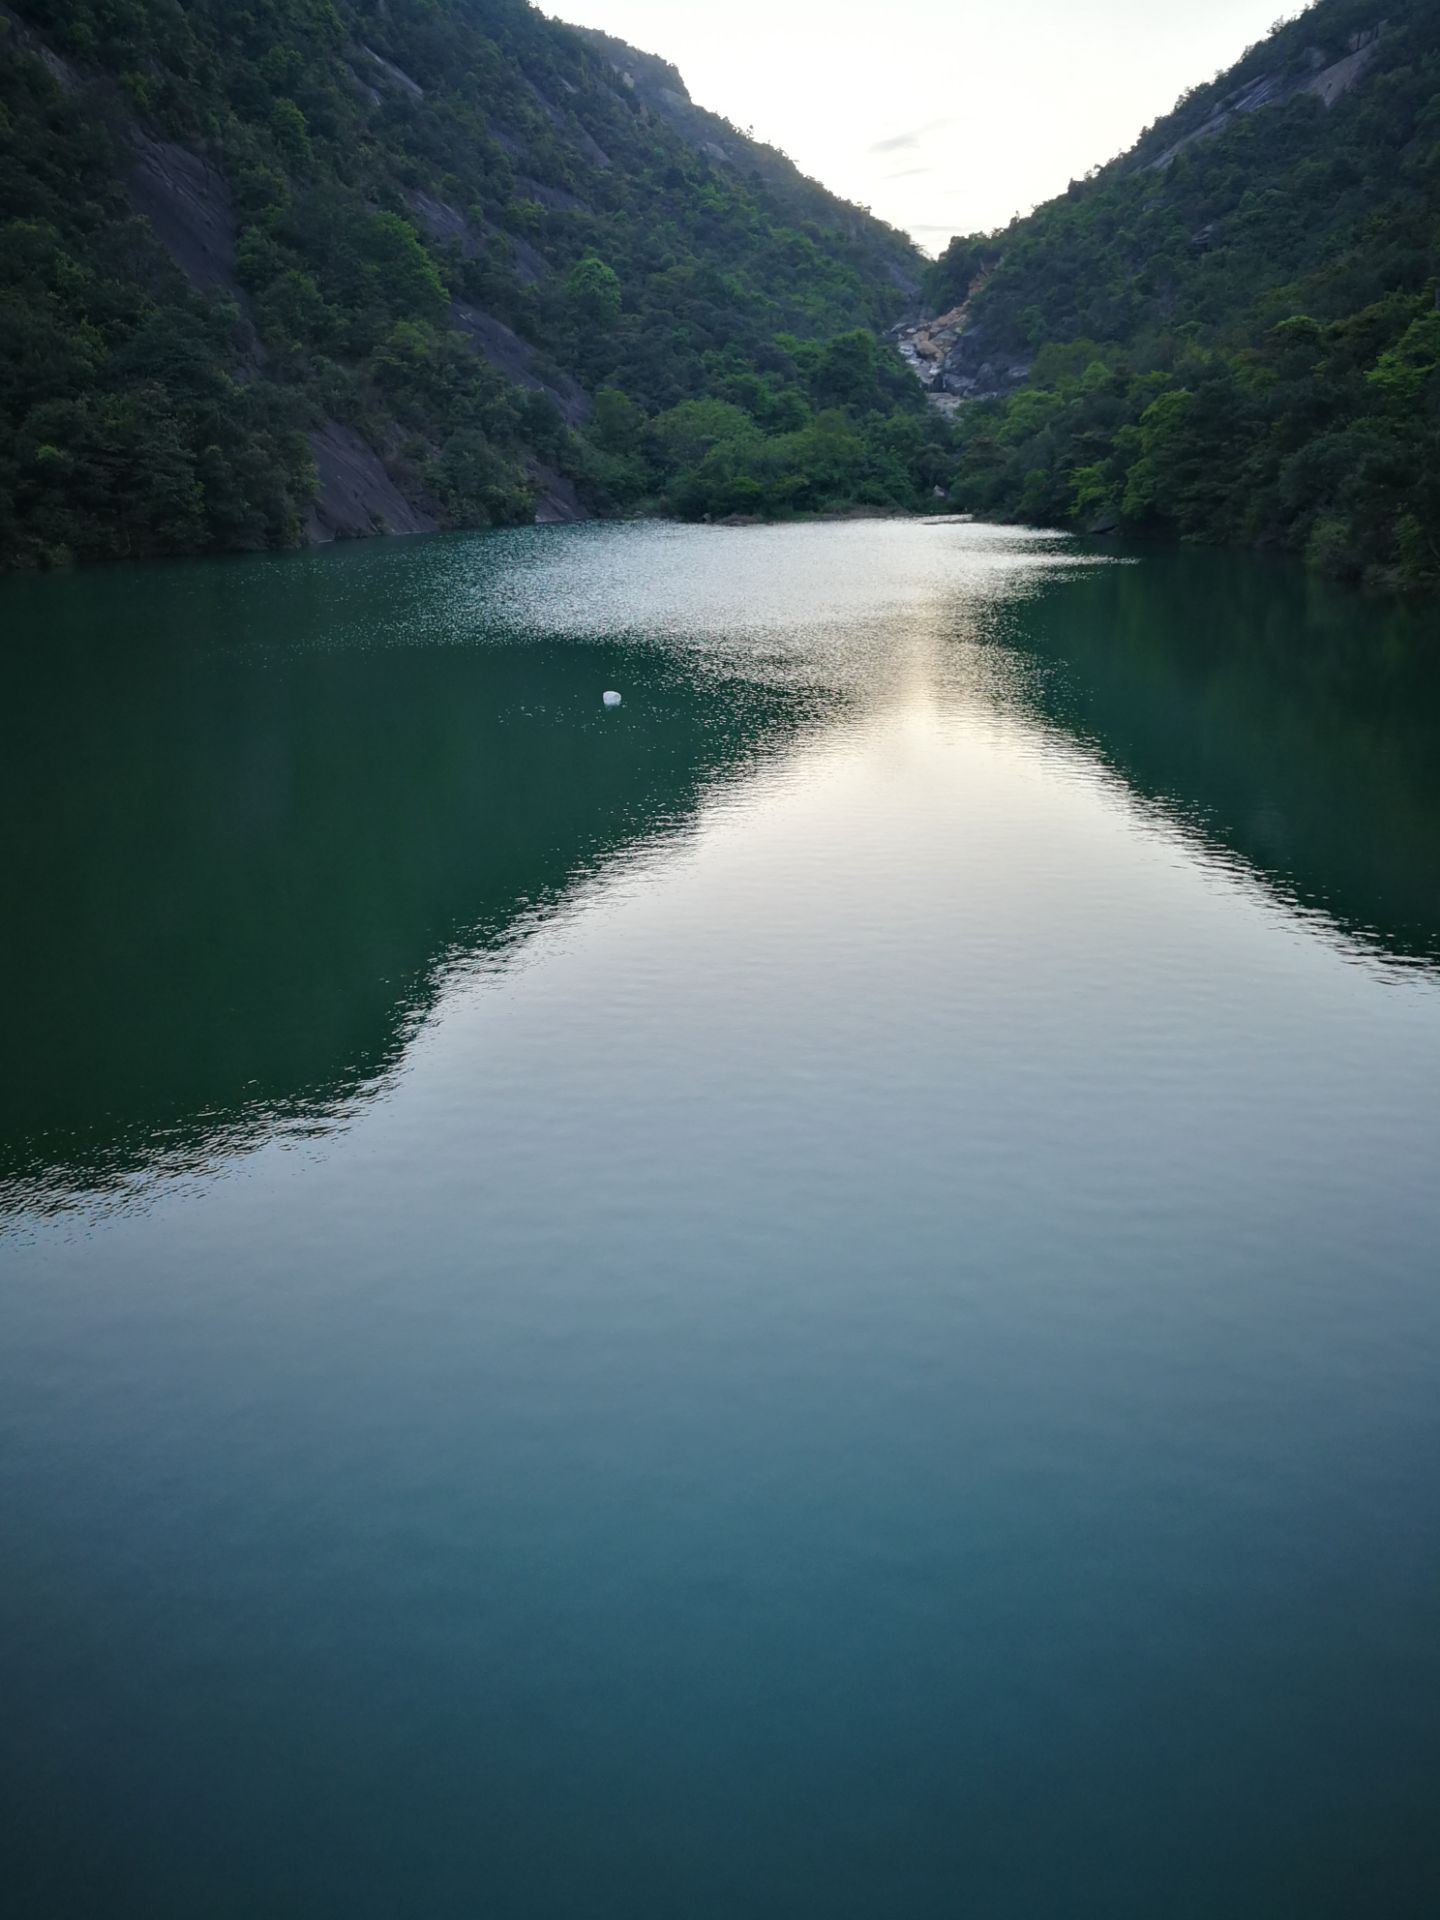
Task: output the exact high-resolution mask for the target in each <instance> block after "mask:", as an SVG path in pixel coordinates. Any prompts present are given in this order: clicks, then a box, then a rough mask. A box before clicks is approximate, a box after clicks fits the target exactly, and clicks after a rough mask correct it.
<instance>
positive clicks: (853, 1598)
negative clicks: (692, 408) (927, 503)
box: [0, 521, 1440, 1920]
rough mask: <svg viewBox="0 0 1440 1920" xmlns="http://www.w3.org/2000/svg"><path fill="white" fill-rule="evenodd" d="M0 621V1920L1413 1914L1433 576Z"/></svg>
mask: <svg viewBox="0 0 1440 1920" xmlns="http://www.w3.org/2000/svg"><path fill="white" fill-rule="evenodd" d="M0 631H3V646H0V676H3V698H0V799H3V808H0V888H3V900H4V903H5V906H4V911H5V920H6V933H5V938H4V942H3V950H0V995H3V1006H4V1026H5V1033H6V1042H5V1065H4V1071H3V1075H0V1565H3V1573H0V1702H3V1706H0V1843H3V1856H4V1859H5V1861H6V1862H7V1864H6V1865H5V1866H4V1868H3V1876H4V1878H3V1895H4V1897H3V1905H4V1907H5V1910H6V1912H7V1913H8V1914H9V1915H11V1916H12V1917H13V1920H62V1916H63V1917H65V1920H68V1917H69V1916H75V1917H76V1920H82V1917H83V1920H89V1917H90V1916H105V1917H106V1920H109V1917H110V1916H130V1915H135V1916H143V1920H194V1916H199V1915H204V1916H206V1920H253V1917H254V1916H257V1915H264V1916H266V1917H267V1920H301V1917H302V1916H303V1917H304V1920H330V1917H331V1916H334V1920H342V1917H343V1920H393V1917H394V1916H401V1915H416V1916H424V1917H425V1920H461V1917H462V1916H464V1917H465V1920H470V1917H471V1916H476V1915H484V1916H486V1920H639V1917H640V1916H642V1915H644V1916H655V1920H668V1917H669V1916H676V1917H677V1920H678V1917H679V1916H685V1920H731V1917H732V1916H740V1915H744V1916H750V1917H751V1920H790V1917H791V1916H797V1915H809V1914H813V1915H815V1916H823V1917H824V1920H878V1917H879V1916H882V1915H895V1916H904V1920H953V1916H957V1915H967V1916H975V1917H976V1920H1050V1917H1051V1916H1054V1920H1091V1917H1092V1916H1093V1920H1152V1917H1153V1916H1156V1915H1161V1914H1163V1915H1165V1916H1167V1920H1213V1916H1215V1915H1217V1914H1221V1913H1224V1914H1227V1915H1231V1916H1239V1917H1240V1920H1262V1917H1263V1920H1273V1916H1276V1915H1280V1914H1295V1915H1305V1916H1306V1917H1307V1920H1318V1917H1320V1916H1336V1920H1339V1917H1340V1916H1346V1917H1347V1920H1348V1917H1349V1916H1354V1915H1357V1914H1361V1913H1367V1914H1376V1915H1380V1914H1383V1915H1385V1916H1387V1920H1397V1917H1404V1920H1409V1916H1416V1920H1419V1917H1420V1916H1431V1915H1433V1914H1434V1913H1435V1911H1436V1910H1437V1904H1440V1822H1437V1820H1436V1815H1435V1810H1436V1804H1437V1792H1440V1635H1437V1632H1436V1623H1437V1620H1440V1391H1437V1383H1440V1178H1437V1158H1440V652H1437V648H1436V634H1435V631H1434V623H1433V618H1426V617H1425V616H1422V615H1419V614H1407V613H1406V612H1404V611H1403V610H1396V609H1394V608H1392V607H1389V606H1387V605H1385V604H1383V603H1378V602H1370V601H1366V600H1362V599H1359V598H1355V597H1351V596H1348V595H1345V594H1341V593H1339V592H1337V591H1335V590H1334V589H1332V588H1330V587H1328V586H1326V585H1324V584H1323V583H1320V582H1317V581H1316V580H1314V579H1312V578H1308V577H1306V576H1305V575H1303V574H1302V573H1300V572H1298V571H1296V570H1293V569H1291V568H1289V567H1288V566H1280V565H1273V564H1269V563H1266V562H1263V561H1260V560H1256V559H1252V558H1237V557H1234V556H1227V555H1219V554H1212V553H1203V552H1189V553H1186V552H1178V553H1177V552H1139V553H1130V552H1125V553H1122V552H1118V551H1114V550H1104V549H1100V548H1088V547H1085V546H1081V545H1076V544H1074V543H1071V542H1067V541H1064V540H1061V539H1059V538H1057V537H1055V536H1051V535H1044V534H1038V533H1028V532H1024V531H1017V530H1014V529H999V528H991V527H985V526H966V525H945V526H927V525H925V524H923V523H921V522H915V521H871V522H854V523H842V524H830V525H803V526H792V527H780V528H724V527H678V526H668V525H619V526H582V527H574V528H557V529H548V528H547V529H535V530H526V531H522V532H518V533H503V534H492V535H474V536H470V535H463V536H462V535H456V536H445V537H434V538H421V539H416V540H412V541H407V542H398V541H393V542H376V543H367V544H363V545H356V546H352V547H346V548H336V549H332V550H329V551H325V552H318V553H313V554H306V555H294V556H283V557H262V558H255V559H243V560H228V561H205V562H184V563H176V564H172V565H168V566H164V567H133V568H121V569H114V570H110V571H95V572H88V573H82V574H78V575H74V576H70V577H56V578H44V579H17V580H9V581H5V582H0ZM611 691H617V692H618V693H619V694H620V696H621V702H620V704H619V705H611V706H608V707H607V706H606V705H605V704H604V701H603V696H604V695H605V694H606V693H607V692H611Z"/></svg>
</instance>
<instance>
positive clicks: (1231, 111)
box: [1146, 23, 1385, 172]
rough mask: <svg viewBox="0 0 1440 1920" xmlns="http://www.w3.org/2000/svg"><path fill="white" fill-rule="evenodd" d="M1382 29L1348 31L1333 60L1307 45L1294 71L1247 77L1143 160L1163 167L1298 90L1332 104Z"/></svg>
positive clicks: (1370, 55) (1367, 58)
mask: <svg viewBox="0 0 1440 1920" xmlns="http://www.w3.org/2000/svg"><path fill="white" fill-rule="evenodd" d="M1384 30H1385V29H1384V25H1383V23H1382V25H1380V26H1378V27H1375V28H1372V29H1371V30H1370V31H1369V32H1368V33H1355V34H1352V35H1351V36H1350V41H1349V45H1348V49H1347V51H1346V52H1345V53H1344V54H1343V55H1342V56H1341V58H1340V59H1338V60H1327V59H1326V56H1325V55H1324V54H1323V53H1322V52H1321V51H1320V49H1319V48H1318V47H1317V48H1312V49H1311V52H1310V56H1309V58H1308V60H1307V61H1306V62H1305V64H1304V65H1303V67H1302V68H1301V69H1300V70H1299V71H1298V72H1295V73H1267V74H1262V75H1261V77H1260V78H1259V79H1258V80H1252V81H1251V82H1250V84H1249V85H1248V86H1245V87H1241V88H1240V89H1239V90H1238V91H1236V92H1235V93H1232V94H1230V95H1228V96H1227V98H1226V99H1224V100H1222V101H1221V102H1220V105H1219V106H1218V107H1217V108H1216V109H1215V111H1214V112H1213V113H1212V114H1211V115H1210V117H1209V119H1208V120H1205V121H1204V122H1202V124H1201V125H1200V126H1198V127H1196V128H1195V130H1194V132H1193V133H1187V134H1186V135H1185V136H1184V138H1183V139H1180V140H1177V141H1175V143H1174V144H1173V146H1169V147H1167V148H1166V149H1165V151H1164V152H1163V153H1162V154H1159V155H1158V156H1157V157H1156V158H1155V159H1154V160H1150V161H1147V162H1146V166H1147V168H1148V169H1149V170H1150V171H1151V172H1163V171H1164V169H1165V168H1166V167H1169V166H1173V165H1174V163H1175V161H1176V160H1178V159H1179V157H1180V155H1181V154H1182V153H1184V152H1185V151H1186V150H1187V148H1190V147H1193V146H1195V145H1197V144H1198V143H1199V142H1200V141H1202V140H1213V139H1214V138H1215V135H1216V134H1217V133H1223V132H1224V131H1225V129H1226V127H1228V126H1229V125H1230V123H1231V122H1232V121H1233V120H1237V119H1239V118H1240V117H1241V116H1242V115H1244V114H1247V113H1258V112H1259V110H1260V109H1261V107H1273V106H1278V105H1279V104H1280V103H1281V102H1282V101H1285V100H1293V99H1294V98H1295V97H1296V95H1298V94H1302V93H1309V94H1313V95H1314V96H1315V98H1316V99H1317V100H1318V101H1319V102H1320V104H1321V105H1322V106H1325V107H1333V106H1334V104H1335V102H1336V101H1337V100H1339V99H1340V98H1341V97H1342V95H1344V94H1347V93H1348V92H1349V91H1350V89H1351V87H1353V86H1354V85H1355V83H1356V81H1357V80H1359V78H1360V76H1361V75H1362V74H1363V73H1364V71H1365V69H1366V68H1367V67H1368V66H1369V64H1370V62H1371V61H1372V60H1373V59H1374V57H1375V50H1376V48H1377V46H1378V45H1379V43H1380V38H1381V36H1382V34H1383V33H1384Z"/></svg>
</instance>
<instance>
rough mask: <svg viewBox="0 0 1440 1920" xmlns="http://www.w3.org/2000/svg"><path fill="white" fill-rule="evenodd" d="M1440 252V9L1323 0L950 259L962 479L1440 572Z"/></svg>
mask: <svg viewBox="0 0 1440 1920" xmlns="http://www.w3.org/2000/svg"><path fill="white" fill-rule="evenodd" d="M1437 272H1440V5H1437V4H1436V0H1319V4H1318V5H1316V6H1315V7H1313V8H1312V9H1311V10H1310V11H1308V12H1306V13H1305V14H1303V15H1302V16H1301V17H1300V18H1298V19H1297V20H1294V21H1292V22H1290V23H1288V24H1284V25H1281V26H1279V27H1277V29H1276V30H1275V31H1274V32H1273V33H1272V34H1271V36H1270V37H1269V38H1268V39H1267V40H1265V41H1264V42H1263V43H1262V44H1261V45H1259V46H1257V47H1254V48H1252V49H1251V50H1250V51H1249V53H1247V54H1246V56H1245V58H1244V59H1243V60H1242V61H1241V62H1240V64H1239V65H1238V66H1237V67H1236V68H1235V69H1234V70H1233V71H1231V72H1230V73H1227V74H1225V75H1224V76H1222V77H1221V78H1220V79H1219V80H1217V81H1216V82H1215V83H1214V84H1213V85H1210V86H1206V87H1202V88H1199V89H1197V90H1196V91H1195V92H1194V93H1193V94H1191V95H1189V96H1187V98H1186V99H1185V100H1184V101H1182V103H1181V105H1180V107H1179V108H1178V109H1177V111H1176V112H1175V113H1174V114H1173V115H1171V116H1169V117H1168V118H1167V119H1165V120H1163V121H1161V122H1160V123H1159V124H1157V125H1156V126H1155V127H1152V128H1151V129H1150V130H1149V132H1147V133H1146V135H1145V136H1144V137H1143V138H1142V139H1141V141H1140V142H1139V144H1138V145H1137V147H1136V148H1135V149H1134V151H1133V152H1132V153H1130V154H1128V155H1126V156H1125V158H1124V159H1122V160H1118V161H1116V162H1115V163H1113V164H1112V165H1110V166H1108V167H1106V168H1104V169H1103V170H1102V171H1100V172H1099V173H1098V174H1096V175H1094V176H1092V177H1091V178H1090V179H1089V180H1086V181H1084V182H1080V183H1076V184H1074V185H1072V187H1071V188H1070V190H1069V192H1068V193H1067V194H1066V195H1065V196H1064V197H1063V198H1061V199H1059V200H1056V201H1053V202H1051V203H1050V204H1049V205H1048V206H1045V207H1042V208H1040V209H1039V210H1038V212H1036V213H1035V214H1033V215H1032V216H1030V217H1029V218H1026V219H1023V220H1019V221H1017V222H1016V223H1015V224H1014V225H1013V226H1011V227H1010V228H1009V229H1007V230H1006V231H1004V232H1001V233H996V234H992V235H987V236H980V237H971V238H965V239H960V240H957V241H955V242H954V243H953V244H952V245H951V247H950V248H949V250H948V251H947V252H946V254H945V255H944V256H943V258H942V259H941V260H940V261H939V262H938V263H937V265H936V266H935V267H934V268H933V269H932V270H931V272H930V275H929V278H928V284H927V297H928V300H929V302H930V305H931V306H932V308H933V309H934V310H935V311H936V312H939V313H944V312H945V311H946V310H952V311H951V313H950V327H949V334H950V336H953V335H954V334H955V333H956V332H957V331H958V336H959V337H958V341H957V342H956V344H954V345H953V346H952V347H951V349H950V351H949V352H948V354H947V355H946V357H945V359H944V364H943V369H942V370H941V373H940V383H941V384H942V385H943V386H944V387H946V388H948V389H949V390H950V391H951V392H952V393H954V394H957V395H959V396H963V397H968V398H970V399H971V400H972V404H968V405H964V406H962V407H961V408H960V410H959V412H958V415H957V420H958V424H959V432H960V435H961V438H962V443H963V457H962V466H961V475H960V479H959V482H958V485H957V489H956V496H957V498H958V500H959V502H960V504H962V505H963V506H966V507H969V508H972V509H974V510H976V511H978V512H981V513H989V514H1002V515H1009V516H1021V517H1026V518H1031V519H1040V520H1045V521H1049V522H1054V523H1059V524H1071V525H1077V526H1082V527H1092V528H1097V527H1098V528H1109V527H1124V528H1128V529H1132V530H1135V531H1137V532H1155V533H1160V534H1169V535H1177V534H1178V535H1181V536H1185V537H1189V538H1194V539H1200V540H1209V541H1225V542H1234V543H1243V544H1251V545H1261V546H1273V547H1279V548H1284V549H1289V550H1293V551H1297V552H1301V553H1304V554H1306V555H1307V556H1308V557H1309V558H1310V559H1311V560H1312V561H1313V562H1314V563H1315V564H1317V565H1319V566H1321V567H1323V568H1325V569H1327V570H1329V571H1331V572H1333V573H1336V574H1338V575H1341V576H1345V577H1352V578H1366V579H1370V580H1372V581H1374V582H1376V583H1379V584H1385V585H1389V584H1399V585H1401V586H1406V587H1412V588H1430V587H1434V586H1436V585H1440V311H1437V297H1436V275H1437ZM956 308H959V309H960V311H959V313H958V314H957V313H955V312H953V310H954V309H956ZM1017 379H1021V380H1022V381H1023V384H1021V385H1019V387H1018V390H1011V389H1012V388H1013V387H1014V382H1015V381H1016V380H1017ZM997 390H998V392H997ZM987 394H989V395H990V396H991V397H988V398H987V397H986V395H987ZM977 396H978V403H973V402H974V401H975V399H976V397H977Z"/></svg>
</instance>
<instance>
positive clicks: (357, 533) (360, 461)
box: [305, 420, 439, 547]
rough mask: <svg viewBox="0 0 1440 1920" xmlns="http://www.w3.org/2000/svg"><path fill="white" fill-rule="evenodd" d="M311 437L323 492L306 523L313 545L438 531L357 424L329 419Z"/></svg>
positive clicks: (307, 535)
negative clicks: (414, 503) (408, 497)
mask: <svg viewBox="0 0 1440 1920" xmlns="http://www.w3.org/2000/svg"><path fill="white" fill-rule="evenodd" d="M309 438H310V447H311V451H312V452H313V453H314V455H315V465H316V468H317V470H318V472H319V475H320V491H319V493H318V494H317V495H316V497H315V501H314V504H313V505H312V506H311V509H310V513H309V517H308V519H307V521H306V525H305V537H306V539H307V540H308V541H309V542H310V545H311V546H312V547H318V546H328V545H329V543H330V542H331V541H332V540H358V539H364V538H366V537H368V536H369V535H370V534H374V533H433V532H434V531H435V529H436V527H437V525H438V524H439V523H438V522H437V521H435V520H432V519H431V517H430V515H429V514H428V513H425V512H424V511H423V510H422V509H421V508H419V507H417V506H413V505H412V504H411V502H410V501H408V500H407V499H406V498H405V496H404V495H403V494H402V493H401V492H400V490H399V488H398V487H397V486H396V485H395V482H394V481H393V480H392V479H391V478H390V476H389V474H388V473H387V472H386V471H385V466H384V463H383V462H382V460H381V458H380V456H379V454H378V453H376V452H375V450H374V448H373V447H371V446H368V445H367V444H366V442H365V441H363V440H362V439H361V438H360V436H359V434H358V433H356V432H355V430H354V428H353V427H343V426H341V424H340V423H339V421H338V420H327V421H326V422H325V424H324V425H323V426H322V427H317V428H315V429H314V430H313V431H312V432H311V434H310V436H309Z"/></svg>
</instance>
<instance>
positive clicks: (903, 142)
mask: <svg viewBox="0 0 1440 1920" xmlns="http://www.w3.org/2000/svg"><path fill="white" fill-rule="evenodd" d="M949 125H950V122H949V121H948V120H929V121H927V122H926V124H925V125H924V126H923V127H912V128H911V129H910V131H909V132H908V133H892V134H891V135H890V137H889V139H888V140H877V141H876V142H875V144H874V145H873V146H872V147H871V148H870V149H869V151H870V152H871V153H907V152H913V151H914V150H915V148H916V147H918V146H919V145H920V144H921V142H922V141H923V140H924V138H925V136H926V134H927V133H938V132H939V131H940V129H941V127H948V126H949Z"/></svg>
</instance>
